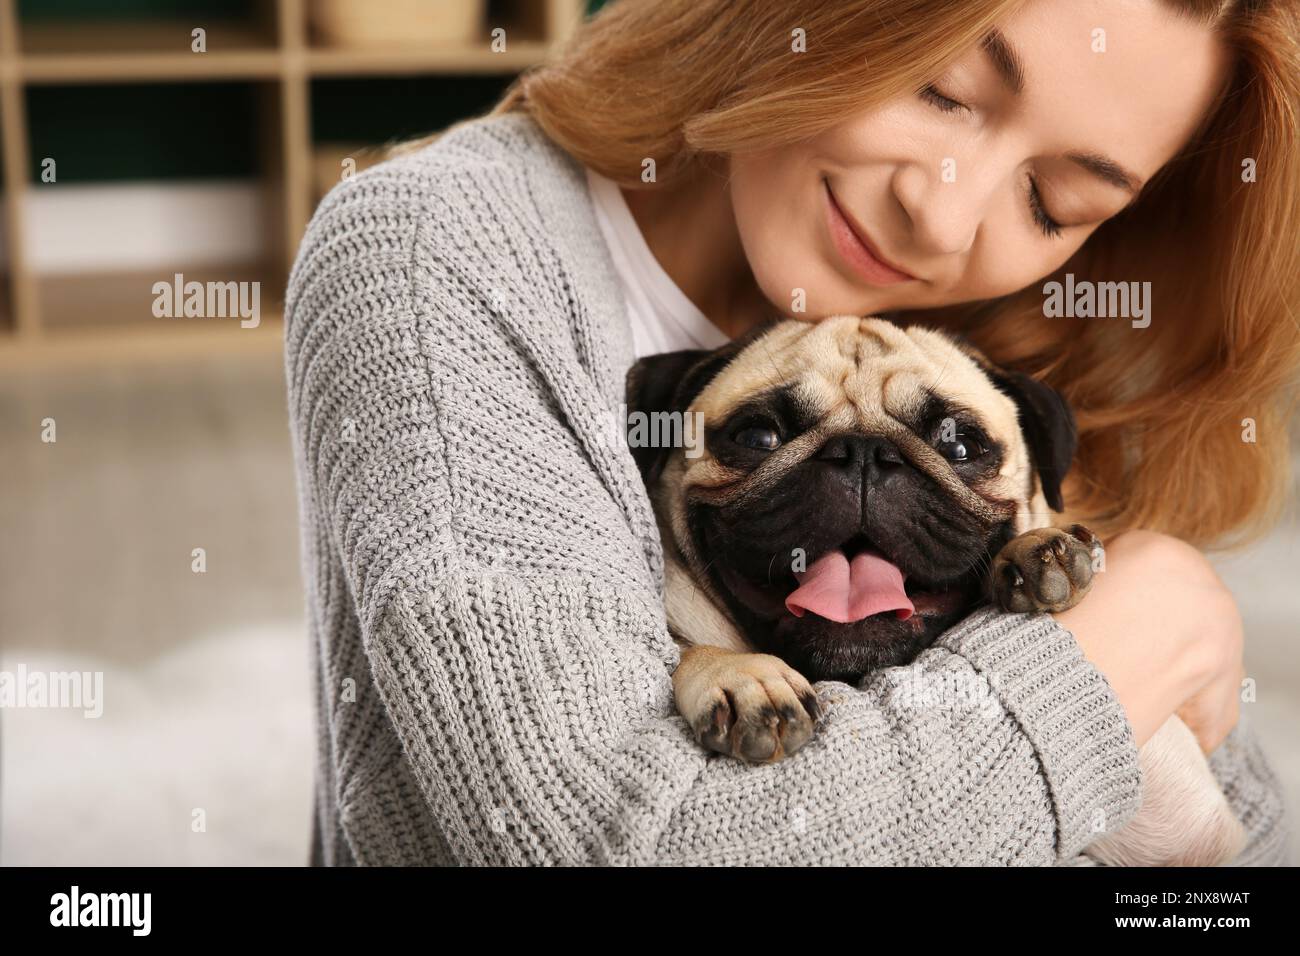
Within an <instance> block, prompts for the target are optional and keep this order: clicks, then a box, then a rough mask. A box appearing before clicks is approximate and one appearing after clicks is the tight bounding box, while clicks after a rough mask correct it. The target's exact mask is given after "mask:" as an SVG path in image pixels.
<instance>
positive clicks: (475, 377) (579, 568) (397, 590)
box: [286, 171, 1139, 865]
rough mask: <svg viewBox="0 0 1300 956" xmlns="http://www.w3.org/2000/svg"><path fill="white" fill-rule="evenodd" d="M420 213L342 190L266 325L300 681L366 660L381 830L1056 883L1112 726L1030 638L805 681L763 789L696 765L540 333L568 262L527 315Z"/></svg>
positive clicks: (657, 619) (493, 853)
mask: <svg viewBox="0 0 1300 956" xmlns="http://www.w3.org/2000/svg"><path fill="white" fill-rule="evenodd" d="M372 173H373V175H372V174H366V178H363V177H358V178H357V182H360V183H362V184H363V185H364V184H366V183H370V184H372V185H373V184H374V183H375V181H376V180H375V176H380V177H382V176H383V175H384V173H383V172H378V173H374V171H372ZM442 185H443V186H444V187H445V188H447V189H449V190H455V189H458V188H461V187H462V186H464V185H465V184H463V183H457V182H455V181H454V177H448V178H447V179H444V180H442ZM385 197H386V198H385ZM422 201H423V202H425V203H426V205H425V206H424V207H420V206H419V204H418V203H416V204H413V203H412V202H411V201H410V199H409V197H408V196H406V195H403V194H402V193H401V191H400V190H397V189H388V190H387V191H386V192H384V193H383V194H382V195H380V196H379V198H376V196H375V195H374V194H373V190H372V192H371V193H367V192H366V191H365V190H363V189H361V188H355V189H354V188H352V187H346V188H344V189H343V190H341V191H340V190H337V189H336V191H335V193H334V194H332V195H331V198H329V199H327V200H326V203H325V204H324V206H323V207H322V210H321V211H318V213H317V215H316V217H315V219H314V220H313V224H312V228H311V230H310V231H309V234H308V237H307V239H306V240H305V245H304V250H303V252H302V253H300V255H299V259H298V262H297V263H296V264H295V268H294V274H293V277H292V280H291V288H290V292H289V298H288V305H287V309H286V371H287V376H288V383H289V406H290V419H291V427H292V430H293V433H294V438H295V450H296V454H297V456H298V469H299V493H300V498H301V513H302V515H303V520H304V523H305V525H307V526H306V527H305V530H304V541H305V542H306V547H307V549H308V553H307V554H305V556H304V561H305V567H306V568H307V569H308V584H309V595H308V601H309V605H311V604H312V602H313V601H314V602H316V604H315V605H313V606H312V607H311V608H310V611H311V614H310V616H311V618H312V620H313V627H314V628H325V629H326V630H324V631H322V632H319V633H318V640H319V641H320V642H321V644H322V645H323V646H322V649H321V659H322V661H324V662H325V664H326V666H329V664H330V663H331V662H332V661H335V660H339V659H343V658H345V657H346V656H347V652H346V651H345V649H344V645H345V644H346V643H347V642H349V641H359V643H360V645H361V646H362V647H363V648H364V656H365V660H366V662H367V663H368V666H369V670H370V677H371V679H372V680H373V683H374V687H375V688H376V690H377V692H378V696H379V698H380V700H381V701H382V716H381V717H380V718H377V719H380V720H384V721H386V722H388V723H389V724H391V727H392V728H393V731H394V732H395V734H396V736H397V737H398V738H399V739H400V744H401V756H402V759H404V760H406V761H407V762H408V764H409V771H410V775H411V777H412V778H413V779H414V781H415V783H416V785H417V786H418V791H419V797H420V798H421V799H420V801H419V805H418V806H414V805H408V806H403V807H398V808H394V807H392V806H385V807H383V808H380V811H378V812H382V813H383V814H385V815H387V816H389V817H392V815H394V814H397V815H401V814H420V815H421V816H422V819H421V820H420V821H418V823H417V822H410V823H409V824H407V826H408V827H409V828H410V829H416V828H420V827H422V828H426V829H427V828H428V827H429V826H432V827H434V828H436V830H437V831H438V832H439V833H440V834H441V838H442V840H444V841H445V847H446V851H447V852H448V854H449V855H450V857H451V858H453V859H454V860H456V861H457V862H460V863H466V864H577V863H617V864H796V865H808V864H842V863H858V864H913V865H916V864H924V865H937V864H1008V863H1016V864H1051V863H1055V862H1061V861H1068V860H1070V859H1072V858H1073V857H1074V856H1076V855H1077V853H1078V852H1079V850H1080V849H1081V848H1082V847H1083V846H1084V845H1085V844H1086V843H1087V842H1088V841H1089V840H1090V839H1091V837H1092V835H1093V833H1094V832H1096V824H1097V822H1098V821H1099V820H1106V821H1113V820H1126V819H1128V818H1129V817H1130V816H1131V815H1132V814H1133V813H1134V812H1135V810H1136V807H1137V802H1138V795H1139V790H1138V787H1139V777H1138V765H1137V754H1136V750H1135V748H1134V745H1133V739H1132V733H1131V730H1130V728H1129V726H1128V723H1127V721H1126V719H1125V717H1124V714H1123V712H1122V709H1121V707H1120V705H1119V703H1118V701H1117V700H1116V698H1115V697H1114V695H1113V693H1112V692H1111V690H1110V688H1109V686H1108V685H1107V683H1106V681H1105V680H1104V678H1103V677H1102V676H1101V675H1100V673H1099V672H1098V671H1097V670H1096V669H1095V668H1094V667H1093V666H1092V665H1091V664H1089V663H1088V662H1087V660H1086V659H1085V658H1084V657H1083V655H1082V653H1081V651H1080V649H1079V647H1078V645H1077V644H1076V642H1075V641H1074V640H1073V638H1072V636H1071V635H1070V634H1069V632H1068V631H1066V630H1065V629H1063V628H1062V627H1060V626H1059V625H1058V624H1056V622H1055V621H1054V620H1053V619H1052V618H1051V617H1050V616H1047V615H1013V614H1002V613H997V612H993V611H991V610H984V611H980V612H977V613H976V614H974V615H972V616H971V617H969V618H967V619H966V620H965V621H963V622H962V623H961V624H960V625H959V626H957V627H955V628H953V629H952V630H950V631H949V632H948V633H946V634H945V635H943V636H942V637H941V638H940V640H939V641H938V642H937V643H936V645H935V646H933V647H932V648H930V649H928V650H927V651H925V652H923V653H922V654H921V655H920V656H919V657H918V658H917V660H916V661H915V662H914V663H913V664H912V665H911V666H908V667H902V668H894V669H890V670H888V671H883V672H880V673H877V674H873V675H870V676H869V677H868V678H867V679H865V680H864V681H863V682H862V683H861V684H860V686H857V687H854V686H850V685H848V684H843V683H838V682H822V683H820V684H818V685H817V689H818V694H819V697H820V699H821V702H822V705H823V710H824V712H825V717H824V721H823V723H822V725H821V726H820V728H819V730H818V733H817V734H816V735H815V737H814V739H813V740H812V741H811V742H810V743H809V744H807V745H806V746H805V747H804V748H803V749H802V750H801V751H799V752H798V753H797V754H795V755H794V756H793V757H791V758H789V759H787V760H785V761H782V762H780V763H778V764H774V765H766V766H751V765H745V764H742V763H739V762H737V761H733V760H730V759H726V758H721V757H715V756H712V755H710V754H708V753H707V752H706V751H704V750H703V749H702V748H701V747H699V745H698V744H697V743H696V742H695V740H694V739H693V736H692V734H691V732H690V729H689V727H688V726H687V725H686V722H685V721H684V720H683V719H682V718H681V717H680V716H679V715H677V714H676V712H675V708H674V706H673V698H672V687H671V673H672V670H673V668H674V667H675V665H676V663H677V654H678V651H677V648H676V645H675V644H674V643H673V641H672V639H671V637H670V636H669V634H668V632H667V629H666V626H665V621H664V617H663V610H662V603H661V599H660V594H659V591H658V584H657V582H656V580H655V575H654V573H653V569H652V568H649V567H648V566H647V562H646V558H645V554H644V550H643V542H642V541H640V540H638V534H637V533H636V531H635V529H634V528H632V527H631V526H630V524H629V520H628V517H627V511H626V507H625V504H624V500H623V499H624V496H625V495H627V494H630V493H632V492H629V491H627V490H626V489H620V488H614V487H611V481H612V479H611V477H610V474H611V473H610V469H609V465H608V462H606V461H604V459H602V457H601V451H600V449H599V448H596V447H595V446H593V445H592V444H591V443H590V442H588V441H587V439H586V438H584V437H583V434H584V432H583V429H584V428H585V425H584V424H583V422H584V421H585V419H584V418H583V416H584V415H595V416H596V417H599V416H600V415H602V414H606V413H610V414H612V409H595V410H594V411H593V407H594V406H595V405H599V404H600V401H599V399H598V398H597V397H593V396H595V395H596V392H595V391H593V390H592V389H590V388H588V387H587V385H586V384H585V377H584V376H585V373H584V369H585V368H586V365H584V364H583V361H582V360H581V357H580V358H579V359H578V360H575V361H574V362H572V363H570V364H568V365H566V366H564V368H562V369H559V370H558V371H557V368H556V367H554V363H556V362H558V361H559V359H557V358H556V355H557V354H558V353H559V352H562V351H563V342H562V341H560V340H554V341H555V342H556V343H558V344H554V345H553V347H552V345H550V344H547V343H548V342H551V341H552V340H544V339H543V336H544V334H545V332H544V330H545V328H547V327H549V326H548V325H547V321H548V320H547V319H546V310H550V309H560V308H562V306H563V303H564V301H565V296H567V295H568V294H569V292H568V289H569V285H568V283H567V282H566V278H565V275H564V268H565V267H564V264H563V262H553V263H543V266H544V267H545V268H543V269H541V271H539V272H537V273H536V274H535V276H534V277H533V281H531V282H526V283H524V284H523V285H524V286H526V287H527V289H528V290H531V292H530V294H534V298H532V299H529V300H527V301H524V300H523V299H522V298H519V297H522V296H523V295H524V291H523V290H522V287H521V285H520V283H519V282H517V281H512V282H506V280H505V279H504V278H502V277H501V276H499V275H498V276H495V277H494V276H488V277H483V276H481V275H478V274H476V273H475V272H474V271H473V268H472V263H473V261H474V260H475V259H476V251H475V249H474V248H472V247H471V246H472V244H473V240H465V241H464V242H465V245H464V246H458V245H449V244H448V243H447V242H445V241H438V242H433V241H431V239H430V235H431V230H433V229H434V228H435V227H434V226H433V225H432V223H434V222H436V221H437V219H438V215H439V214H440V213H445V212H446V211H447V210H446V209H444V208H442V207H436V208H430V207H429V206H428V205H427V203H428V202H429V201H428V200H422ZM413 205H415V206H416V207H417V208H415V209H414V211H412V206H413ZM485 216H486V214H485ZM485 221H487V220H486V219H485ZM408 222H409V223H412V224H411V225H409V226H404V225H403V223H408ZM489 228H490V227H489ZM517 228H518V230H519V231H520V233H521V234H522V236H523V240H522V241H523V242H525V243H527V242H528V241H529V235H528V231H529V228H530V226H529V223H528V222H526V221H521V222H520V223H518V224H517ZM483 241H487V242H494V243H498V244H499V243H508V239H507V238H506V237H504V236H501V235H487V236H486V237H485V238H484V239H483ZM529 248H534V247H531V246H530V247H529ZM535 248H542V243H541V240H540V239H538V240H537V243H536V246H535ZM517 257H518V259H519V262H520V263H522V267H527V268H531V267H532V265H533V262H532V260H533V259H534V258H535V254H533V253H523V252H517ZM547 290H550V291H549V292H548V291H547ZM551 294H553V295H554V299H548V298H547V295H551ZM530 310H535V311H530ZM521 313H522V314H523V315H524V316H525V319H524V320H523V322H524V324H522V325H520V324H511V322H512V321H518V319H517V317H518V316H519V315H520V314H521ZM507 315H510V316H515V317H516V318H515V319H512V320H510V321H507V318H506V317H505V316H507ZM549 321H550V322H555V320H554V319H553V318H552V319H550V320H549ZM538 343H541V344H540V345H539V344H538ZM578 351H579V352H580V351H581V349H579V350H578ZM559 372H563V373H564V374H562V375H561V374H559ZM623 453H624V454H626V449H623ZM637 493H640V494H644V492H643V491H641V490H640V489H639V488H638V489H637ZM334 579H338V580H341V581H342V582H343V587H342V588H334V587H328V588H327V586H326V584H319V585H315V586H313V585H312V583H311V582H312V581H313V580H314V581H319V582H326V583H328V582H329V581H331V580H334ZM313 587H315V588H316V590H313ZM326 591H328V596H325V593H326ZM343 605H346V608H347V610H346V612H343V611H340V607H341V606H343ZM331 622H334V623H331ZM337 706H338V705H337V704H331V705H330V707H331V708H333V707H337ZM358 706H359V705H358ZM326 709H327V710H329V709H330V708H326ZM341 773H343V775H344V776H345V775H346V768H344V771H341ZM339 788H340V790H341V791H346V793H347V794H350V795H353V794H356V793H359V792H363V791H364V788H363V787H361V786H355V787H354V786H351V785H350V783H349V781H347V780H346V779H344V780H341V781H340V783H339ZM357 799H359V798H357ZM394 826H395V828H396V829H398V830H400V829H401V826H402V823H401V821H397V822H396V823H395V824H394ZM360 855H361V856H362V857H364V856H365V854H364V853H362V854H360Z"/></svg>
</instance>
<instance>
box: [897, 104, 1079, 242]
mask: <svg viewBox="0 0 1300 956" xmlns="http://www.w3.org/2000/svg"><path fill="white" fill-rule="evenodd" d="M919 95H920V97H921V99H923V100H925V101H926V102H927V103H929V104H930V105H931V106H933V107H934V108H935V109H937V110H939V111H940V112H943V113H958V112H965V113H969V112H971V108H970V107H969V106H968V105H967V104H965V103H963V102H961V101H960V100H955V99H953V98H952V97H951V96H949V95H947V94H946V93H944V92H943V91H942V90H940V89H939V88H938V87H937V86H935V85H934V84H933V83H927V84H926V85H925V86H923V87H921V90H920V93H919ZM1026 193H1027V198H1028V202H1029V214H1030V216H1031V217H1032V219H1033V222H1034V225H1035V226H1037V227H1038V230H1039V231H1040V232H1042V234H1043V235H1045V236H1047V237H1048V238H1049V239H1056V238H1058V237H1060V235H1061V231H1062V229H1063V228H1064V227H1063V226H1062V225H1061V224H1060V223H1059V222H1058V221H1057V220H1056V219H1054V218H1052V216H1051V215H1050V214H1049V213H1048V212H1047V208H1046V206H1044V205H1043V197H1042V194H1041V193H1040V192H1039V191H1038V182H1037V181H1036V180H1035V179H1034V177H1033V175H1032V174H1031V175H1030V176H1029V178H1028V188H1027V190H1026Z"/></svg>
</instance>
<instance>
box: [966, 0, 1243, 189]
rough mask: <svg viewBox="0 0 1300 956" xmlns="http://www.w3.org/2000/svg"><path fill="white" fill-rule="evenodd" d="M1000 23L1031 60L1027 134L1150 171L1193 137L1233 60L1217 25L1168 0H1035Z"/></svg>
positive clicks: (1050, 148) (1054, 146)
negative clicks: (1183, 11) (1187, 13)
mask: <svg viewBox="0 0 1300 956" xmlns="http://www.w3.org/2000/svg"><path fill="white" fill-rule="evenodd" d="M999 29H1000V30H1001V31H1002V33H1003V35H1004V37H1005V38H1006V40H1007V42H1008V44H1009V45H1010V46H1011V47H1013V48H1014V49H1015V50H1016V52H1017V54H1018V56H1019V58H1020V60H1021V61H1022V63H1023V66H1024V93H1023V97H1022V103H1021V107H1022V109H1021V111H1020V113H1019V117H1018V118H1019V120H1020V122H1021V123H1022V124H1023V127H1024V129H1023V131H1024V132H1025V133H1026V135H1028V136H1029V138H1031V139H1032V140H1034V141H1035V142H1036V144H1037V146H1038V147H1039V148H1040V149H1041V150H1042V151H1043V152H1056V151H1058V150H1059V151H1060V152H1062V153H1064V152H1069V151H1072V150H1078V151H1094V152H1101V153H1105V154H1107V155H1109V156H1111V157H1113V158H1114V159H1115V160H1116V161H1118V162H1119V163H1120V164H1121V165H1123V166H1126V167H1128V168H1129V169H1131V170H1133V171H1134V172H1135V173H1137V174H1138V175H1139V176H1142V177H1144V178H1146V177H1149V176H1150V175H1151V174H1153V173H1154V172H1155V171H1156V170H1157V169H1159V168H1160V167H1161V166H1162V165H1164V164H1165V163H1166V162H1168V161H1169V160H1170V159H1171V158H1172V157H1173V156H1174V155H1175V154H1176V153H1177V151H1178V150H1179V148H1180V147H1181V146H1182V144H1183V143H1184V142H1185V141H1186V140H1187V139H1188V138H1189V137H1190V136H1191V134H1192V132H1193V131H1194V130H1195V128H1196V124H1197V123H1198V122H1199V120H1200V118H1201V117H1202V115H1204V113H1205V112H1206V110H1208V108H1209V107H1210V105H1211V104H1212V103H1213V101H1214V97H1215V94H1216V93H1217V91H1218V89H1219V87H1220V86H1221V84H1222V81H1223V78H1224V76H1225V75H1226V68H1227V64H1228V51H1227V49H1226V47H1225V46H1224V44H1223V42H1222V40H1221V39H1220V38H1219V37H1218V36H1217V35H1216V34H1215V32H1214V30H1213V29H1212V28H1211V27H1210V26H1209V25H1207V24H1205V23H1201V22H1199V21H1197V20H1196V19H1194V18H1192V17H1190V16H1185V15H1181V14H1179V13H1178V12H1177V11H1175V10H1174V9H1173V7H1172V5H1171V4H1168V3H1165V2H1162V0H1033V2H1031V3H1028V4H1026V5H1025V6H1024V7H1023V8H1021V9H1020V10H1019V11H1018V12H1017V13H1015V14H1014V15H1013V16H1011V17H1009V18H1008V19H1007V20H1006V22H1005V23H1003V24H1000V25H999ZM979 55H980V54H978V53H977V52H972V53H971V54H970V56H972V57H978V56H979Z"/></svg>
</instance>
